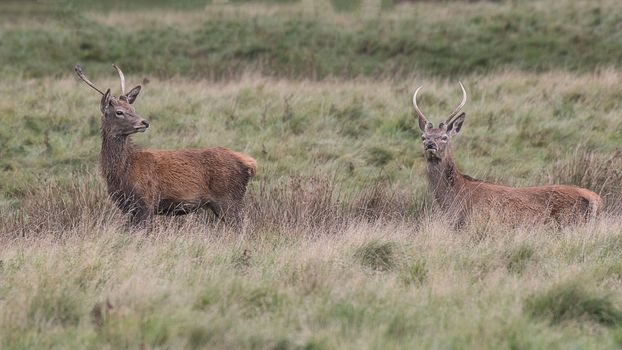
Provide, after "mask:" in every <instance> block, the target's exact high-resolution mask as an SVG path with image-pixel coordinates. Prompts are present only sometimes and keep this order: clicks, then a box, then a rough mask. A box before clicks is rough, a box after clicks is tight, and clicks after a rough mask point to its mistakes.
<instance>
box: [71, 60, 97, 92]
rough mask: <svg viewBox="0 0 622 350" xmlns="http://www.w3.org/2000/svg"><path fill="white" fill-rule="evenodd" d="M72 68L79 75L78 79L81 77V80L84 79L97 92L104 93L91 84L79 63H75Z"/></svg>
mask: <svg viewBox="0 0 622 350" xmlns="http://www.w3.org/2000/svg"><path fill="white" fill-rule="evenodd" d="M73 70H75V71H76V74H77V75H78V76H79V77H80V79H82V81H84V82H85V83H86V84H87V85H88V86H90V87H92V88H93V89H95V90H96V91H97V92H99V93H100V94H102V95H103V94H104V93H103V92H101V90H100V89H98V88H97V87H95V84H93V83H92V82H91V81H90V80H89V79H88V78H87V77H86V76H85V75H84V73H83V72H82V67H80V65H79V64H76V65H75V67H73Z"/></svg>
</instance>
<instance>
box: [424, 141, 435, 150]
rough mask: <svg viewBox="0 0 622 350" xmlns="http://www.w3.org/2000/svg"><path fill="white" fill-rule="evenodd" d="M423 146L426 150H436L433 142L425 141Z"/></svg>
mask: <svg viewBox="0 0 622 350" xmlns="http://www.w3.org/2000/svg"><path fill="white" fill-rule="evenodd" d="M423 146H424V147H425V149H426V150H429V149H436V144H434V142H432V141H427V142H426V143H425V144H424V145H423Z"/></svg>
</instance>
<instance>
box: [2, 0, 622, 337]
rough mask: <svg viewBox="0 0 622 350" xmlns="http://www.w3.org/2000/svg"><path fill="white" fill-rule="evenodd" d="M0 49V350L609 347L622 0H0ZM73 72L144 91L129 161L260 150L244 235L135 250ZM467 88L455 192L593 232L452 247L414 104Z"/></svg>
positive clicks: (171, 224) (211, 224) (185, 223)
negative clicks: (582, 204) (573, 204)
mask: <svg viewBox="0 0 622 350" xmlns="http://www.w3.org/2000/svg"><path fill="white" fill-rule="evenodd" d="M0 43H1V45H0V62H2V64H1V65H0V77H2V79H0V125H1V127H0V347H1V348H3V349H23V348H111V349H116V348H209V349H214V348H259V349H266V348H268V349H298V348H304V349H333V348H383V349H384V348H396V349H397V348H413V347H421V348H478V349H480V348H495V349H496V348H512V349H522V348H564V349H566V348H619V347H621V346H622V297H621V296H620V294H619V292H618V291H619V290H620V288H621V287H622V259H621V258H622V220H621V219H620V214H621V212H622V178H621V177H622V175H621V173H620V172H621V170H622V157H621V150H620V144H621V143H622V118H620V111H621V110H622V71H621V69H622V3H620V2H618V1H615V0H597V1H574V0H559V1H552V0H551V1H545V0H524V1H509V0H508V1H468V2H467V1H401V2H400V3H399V4H394V3H393V2H391V1H373V0H360V1H356V0H333V1H329V0H317V1H311V0H301V1H295V0H291V1H287V0H282V1H277V0H273V1H252V2H250V1H228V2H226V1H213V3H210V2H208V1H203V0H202V1H199V0H177V1H174V2H172V1H164V0H157V1H146V0H133V1H129V2H128V1H116V0H115V1H106V2H102V1H94V0H93V1H91V0H88V1H77V0H58V1H2V2H0ZM76 63H81V64H82V66H83V68H84V70H85V72H86V73H87V75H88V76H89V77H91V78H92V80H94V81H95V83H96V84H97V85H99V86H102V87H110V88H112V89H113V91H117V90H116V89H117V87H118V80H117V78H116V75H115V72H114V70H113V69H112V67H111V63H116V64H118V65H119V66H120V67H122V68H123V70H124V71H125V72H126V76H127V81H128V85H132V84H143V88H144V89H143V92H142V94H141V96H140V97H139V99H138V101H137V103H136V109H137V111H138V113H140V114H141V115H142V116H145V117H146V118H147V119H148V120H149V121H150V122H151V125H152V127H151V128H150V129H149V131H148V132H146V133H145V134H140V135H136V136H135V137H134V141H135V142H136V143H138V144H140V145H144V146H146V147H153V148H164V149H176V148H183V147H205V146H225V147H230V148H232V149H235V150H238V151H243V152H245V153H248V154H250V155H252V156H254V157H255V158H256V159H257V160H258V164H259V169H258V176H257V178H256V179H255V180H253V181H252V183H251V186H250V188H249V193H248V196H247V199H246V205H247V208H246V220H245V224H244V226H243V227H242V228H241V229H234V228H231V227H227V226H226V225H222V224H221V223H218V222H216V221H215V220H214V219H213V218H212V217H211V216H210V215H209V214H208V213H199V214H196V215H190V216H188V217H183V218H159V219H158V222H157V225H156V228H155V229H154V231H152V232H143V231H132V232H128V231H127V230H125V229H124V228H123V222H124V218H123V217H122V216H121V215H120V214H119V212H118V211H117V210H116V209H115V208H114V207H113V206H112V205H111V204H110V203H109V202H108V201H107V199H106V194H105V190H104V186H103V183H102V180H101V179H100V177H99V173H98V165H97V159H98V154H99V147H100V138H99V110H98V103H99V98H98V96H97V95H96V94H95V93H93V91H92V90H90V89H88V88H87V87H86V86H85V85H84V84H83V83H81V82H80V81H78V79H76V77H75V76H74V75H73V71H72V67H73V65H74V64H76ZM458 80H461V81H463V82H464V83H465V85H466V87H467V90H468V92H469V102H468V103H467V106H466V108H465V111H466V113H467V121H466V123H465V127H464V128H463V131H462V133H461V134H460V135H458V136H457V137H456V138H455V140H454V155H455V158H456V160H457V162H458V165H459V167H460V168H461V169H462V170H463V171H464V172H466V173H468V174H470V175H473V176H475V177H478V178H483V179H487V180H491V181H498V182H502V183H505V184H509V185H516V186H523V185H529V184H536V183H538V184H542V183H569V184H575V185H580V186H584V187H588V188H590V189H592V190H594V191H595V192H598V193H600V194H601V195H602V196H603V197H604V198H605V201H606V205H607V207H606V213H605V215H603V217H602V218H600V219H599V220H598V221H596V222H594V223H590V224H589V225H586V226H581V227H571V228H565V229H562V230H555V229H552V228H548V227H536V228H516V229H507V228H506V227H503V226H500V225H499V224H498V223H495V222H479V223H475V224H474V225H472V226H471V227H468V228H467V229H465V230H463V231H460V232H455V231H453V230H451V229H450V228H449V227H447V225H446V223H445V221H444V218H443V216H442V213H440V212H438V210H437V208H436V207H435V205H434V203H433V201H432V200H431V199H430V198H429V197H428V195H427V193H426V181H425V173H424V161H423V158H422V152H421V145H420V141H419V130H418V127H417V126H416V122H415V119H414V116H413V112H412V107H411V102H410V99H411V93H412V91H413V90H414V88H415V87H416V86H419V85H425V89H424V90H423V95H422V96H421V103H420V105H421V106H422V108H423V110H424V111H426V112H427V113H428V114H429V116H430V117H431V119H432V120H434V121H435V122H438V121H441V120H443V118H444V117H445V116H446V115H447V113H448V112H449V111H450V110H451V109H452V107H453V106H454V105H455V104H456V103H457V102H458V100H459V97H460V91H459V89H458V85H457V81H458Z"/></svg>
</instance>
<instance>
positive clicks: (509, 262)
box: [505, 244, 535, 274]
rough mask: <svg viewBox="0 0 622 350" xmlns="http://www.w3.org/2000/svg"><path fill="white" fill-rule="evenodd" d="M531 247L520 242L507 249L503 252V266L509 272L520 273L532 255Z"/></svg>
mask: <svg viewBox="0 0 622 350" xmlns="http://www.w3.org/2000/svg"><path fill="white" fill-rule="evenodd" d="M534 252H535V251H534V249H533V247H531V246H529V245H526V244H522V245H519V246H518V247H515V248H512V249H510V250H508V251H507V252H506V254H505V267H506V268H507V270H508V271H509V272H511V273H515V274H521V273H523V271H525V269H526V268H527V265H528V264H529V261H530V260H531V258H532V257H533V255H534Z"/></svg>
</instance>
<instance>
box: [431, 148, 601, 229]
mask: <svg viewBox="0 0 622 350" xmlns="http://www.w3.org/2000/svg"><path fill="white" fill-rule="evenodd" d="M427 173H428V182H429V184H430V190H431V191H432V193H433V195H434V198H435V200H436V201H437V203H438V204H439V205H440V207H441V208H442V209H444V210H445V211H446V212H447V213H448V214H449V216H450V218H451V219H453V220H455V222H456V224H457V225H458V226H461V225H463V224H466V223H468V222H469V220H470V218H471V217H473V216H484V217H489V216H490V215H493V216H494V218H495V219H499V220H501V221H505V222H511V223H514V224H525V225H529V224H536V223H547V222H554V223H556V224H558V225H563V224H569V223H576V222H582V221H586V220H588V219H590V218H593V217H595V216H596V215H597V214H598V213H599V212H600V211H601V209H602V206H603V202H602V199H601V198H600V196H599V195H597V194H596V193H594V192H592V191H590V190H587V189H584V188H580V187H575V186H569V185H548V186H537V187H523V188H514V187H508V186H503V185H498V184H493V183H488V182H484V181H479V180H475V179H473V178H471V177H469V176H468V175H463V174H462V173H460V171H458V169H457V168H456V166H455V164H454V161H453V159H452V157H451V155H450V154H449V152H448V153H447V155H446V157H444V159H442V160H438V161H435V160H428V161H427Z"/></svg>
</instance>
